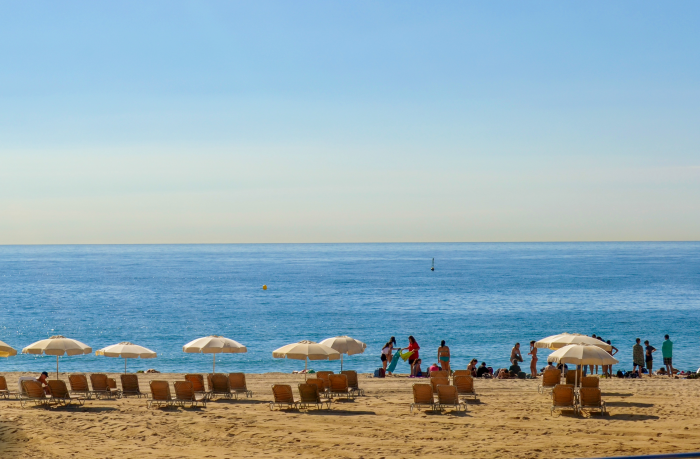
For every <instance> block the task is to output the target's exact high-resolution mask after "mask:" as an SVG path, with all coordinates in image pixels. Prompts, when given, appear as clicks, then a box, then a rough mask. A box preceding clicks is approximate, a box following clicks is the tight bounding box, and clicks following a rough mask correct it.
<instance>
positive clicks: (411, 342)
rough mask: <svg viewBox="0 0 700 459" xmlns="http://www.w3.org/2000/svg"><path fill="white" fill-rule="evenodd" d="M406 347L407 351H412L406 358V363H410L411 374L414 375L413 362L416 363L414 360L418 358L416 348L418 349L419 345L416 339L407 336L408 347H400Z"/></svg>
mask: <svg viewBox="0 0 700 459" xmlns="http://www.w3.org/2000/svg"><path fill="white" fill-rule="evenodd" d="M404 349H406V350H408V351H409V352H413V354H411V356H410V357H409V358H408V364H409V365H411V376H415V375H416V374H415V371H414V368H413V364H414V363H416V360H418V350H419V349H420V346H419V345H418V343H417V342H416V339H415V338H414V337H413V336H409V337H408V347H406V348H403V349H401V350H402V351H403V350H404Z"/></svg>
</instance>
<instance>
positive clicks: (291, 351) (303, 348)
mask: <svg viewBox="0 0 700 459" xmlns="http://www.w3.org/2000/svg"><path fill="white" fill-rule="evenodd" d="M272 357H274V358H276V359H294V360H303V361H304V370H306V369H307V365H308V361H309V360H338V359H339V358H340V352H338V351H336V350H335V349H333V348H330V347H328V346H326V345H325V344H321V343H316V342H314V341H306V340H304V341H299V342H298V343H292V344H287V345H286V346H282V347H281V348H279V349H276V350H274V351H272ZM304 373H305V374H304V377H306V371H304Z"/></svg>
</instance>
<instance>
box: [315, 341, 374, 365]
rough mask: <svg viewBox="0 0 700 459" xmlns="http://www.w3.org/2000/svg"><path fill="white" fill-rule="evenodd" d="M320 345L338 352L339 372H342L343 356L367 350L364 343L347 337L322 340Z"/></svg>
mask: <svg viewBox="0 0 700 459" xmlns="http://www.w3.org/2000/svg"><path fill="white" fill-rule="evenodd" d="M321 344H324V345H326V346H328V347H330V348H332V349H335V350H336V351H338V352H340V371H343V354H347V355H355V354H362V353H363V352H365V349H367V345H366V344H365V343H363V342H362V341H360V340H357V339H355V338H350V337H349V336H336V337H335V338H328V339H324V340H323V341H321Z"/></svg>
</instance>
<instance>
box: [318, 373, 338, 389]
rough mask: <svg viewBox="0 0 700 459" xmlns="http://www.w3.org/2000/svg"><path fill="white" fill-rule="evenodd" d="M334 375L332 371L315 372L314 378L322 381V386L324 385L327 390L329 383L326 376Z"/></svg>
mask: <svg viewBox="0 0 700 459" xmlns="http://www.w3.org/2000/svg"><path fill="white" fill-rule="evenodd" d="M332 374H334V373H333V372H332V371H317V372H316V377H317V378H318V379H322V380H323V382H324V384H325V385H326V388H329V387H330V386H331V382H330V380H329V379H328V376H330V375H332Z"/></svg>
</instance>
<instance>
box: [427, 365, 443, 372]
mask: <svg viewBox="0 0 700 459" xmlns="http://www.w3.org/2000/svg"><path fill="white" fill-rule="evenodd" d="M434 371H440V367H439V366H438V364H437V363H433V364H432V365H430V367H429V368H428V374H430V373H432V372H434Z"/></svg>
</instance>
